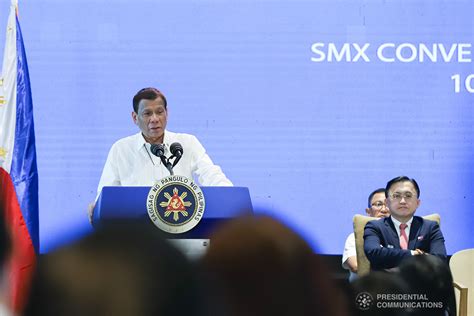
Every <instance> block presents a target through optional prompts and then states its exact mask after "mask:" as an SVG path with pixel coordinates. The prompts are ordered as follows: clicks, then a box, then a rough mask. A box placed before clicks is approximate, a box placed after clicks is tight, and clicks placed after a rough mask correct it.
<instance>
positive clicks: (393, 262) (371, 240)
mask: <svg viewBox="0 0 474 316" xmlns="http://www.w3.org/2000/svg"><path fill="white" fill-rule="evenodd" d="M385 197H386V200H385V201H386V204H387V206H388V208H389V209H390V214H391V215H390V216H389V217H387V218H383V219H381V220H379V221H370V222H368V223H367V225H366V226H365V230H364V251H365V254H366V256H367V258H368V259H369V261H370V265H371V268H372V270H382V269H391V268H395V267H397V266H398V265H399V264H400V262H401V261H402V260H403V259H405V258H409V257H411V256H415V255H422V254H431V255H435V256H437V257H439V258H441V259H443V260H446V247H445V245H444V237H443V234H442V233H441V230H440V228H439V225H438V223H436V222H434V221H429V220H426V219H423V218H421V217H419V216H414V214H415V211H416V209H417V208H418V206H419V205H420V200H419V197H420V189H419V187H418V184H417V183H416V181H415V180H414V179H410V178H408V177H406V176H400V177H397V178H394V179H392V180H390V181H389V182H388V183H387V187H386V188H385Z"/></svg>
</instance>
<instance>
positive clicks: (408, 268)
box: [400, 255, 456, 316]
mask: <svg viewBox="0 0 474 316" xmlns="http://www.w3.org/2000/svg"><path fill="white" fill-rule="evenodd" d="M400 275H401V277H402V278H403V279H404V280H405V281H406V282H407V283H408V285H409V288H410V292H411V293H415V294H421V295H425V296H426V302H427V303H429V305H428V306H427V307H426V308H416V309H414V314H413V315H430V316H431V315H433V316H436V315H453V316H454V315H456V300H455V296H454V295H455V294H454V288H453V277H452V275H451V270H450V269H449V266H448V264H447V263H446V262H445V261H443V260H442V259H440V258H438V257H436V256H431V255H425V256H413V257H411V258H409V259H407V260H404V261H403V262H402V264H401V265H400ZM434 303H436V304H434Z"/></svg>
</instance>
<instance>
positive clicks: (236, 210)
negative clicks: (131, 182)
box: [92, 187, 253, 239]
mask: <svg viewBox="0 0 474 316" xmlns="http://www.w3.org/2000/svg"><path fill="white" fill-rule="evenodd" d="M201 190H202V193H203V195H204V199H205V200H206V207H205V209H204V216H203V218H202V219H201V221H200V222H199V224H198V225H197V226H196V227H194V228H193V229H191V230H190V231H187V232H185V233H182V234H170V233H165V234H166V237H167V238H170V239H208V238H209V235H210V233H211V231H212V230H213V229H214V228H215V227H216V225H218V224H220V223H222V222H224V221H226V220H229V219H231V218H233V217H236V216H239V215H243V214H251V213H252V212H253V208H252V202H251V200H250V194H249V190H248V188H245V187H201ZM149 191H150V187H104V188H103V189H102V192H101V193H100V195H99V198H98V199H97V203H96V205H95V207H94V215H93V218H92V224H93V225H94V227H98V226H99V225H100V224H102V223H107V222H108V221H114V220H135V221H137V220H138V221H140V220H143V221H148V222H150V225H154V224H153V223H152V222H151V220H150V219H149V217H148V213H147V208H146V200H147V196H148V192H149ZM156 229H159V228H158V227H157V228H156Z"/></svg>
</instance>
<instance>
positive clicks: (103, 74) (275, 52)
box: [0, 0, 474, 254]
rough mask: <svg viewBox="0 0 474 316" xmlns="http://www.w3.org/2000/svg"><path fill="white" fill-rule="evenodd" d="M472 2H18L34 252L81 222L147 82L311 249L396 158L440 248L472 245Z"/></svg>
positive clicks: (331, 242) (333, 240) (345, 229)
mask: <svg viewBox="0 0 474 316" xmlns="http://www.w3.org/2000/svg"><path fill="white" fill-rule="evenodd" d="M9 4H10V0H0V26H1V34H0V45H1V47H0V48H3V45H4V36H5V34H4V28H5V26H6V21H7V14H8V11H9ZM473 12H474V2H473V1H471V0H465V1H462V0H458V1H441V0H429V1H419V0H414V1H410V2H407V1H401V0H399V1H384V0H374V1H370V2H369V1H352V0H351V1H349V0H346V1H322V0H321V1H315V0H312V1H290V0H280V1H277V0H265V1H255V0H252V1H243V0H242V1H230V0H220V1H217V0H215V1H210V0H209V1H192V0H181V1H149V0H137V1H125V0H113V1H111V0H109V1H105V0H96V1H86V0H68V1H55V0H43V1H20V10H19V13H20V21H21V24H22V30H23V36H24V40H25V46H26V50H27V55H28V58H29V67H30V75H31V84H32V90H33V102H34V109H35V110H34V114H35V120H36V122H35V123H36V137H37V151H38V169H39V179H40V183H39V185H40V240H41V251H42V252H47V251H49V250H51V249H53V248H54V247H56V246H57V245H59V244H61V243H65V242H68V241H69V240H70V239H73V238H77V237H78V236H81V235H83V234H86V233H88V232H89V231H90V229H91V228H90V226H89V223H88V219H87V216H86V209H87V204H88V203H90V202H91V201H93V200H94V198H95V195H96V188H97V184H98V181H99V177H100V174H101V171H102V167H103V165H104V162H105V159H106V157H107V153H108V150H109V148H110V146H111V145H112V143H113V142H114V141H116V140H117V139H119V138H121V137H124V136H127V135H130V134H132V133H135V132H137V128H136V126H135V125H134V124H133V123H132V120H131V117H130V112H131V110H132V107H131V98H132V96H133V95H134V94H135V92H136V91H137V90H139V89H140V88H142V87H145V86H156V87H158V88H159V89H161V90H162V91H163V92H164V93H165V95H166V96H167V98H168V104H169V125H168V129H169V130H172V131H179V132H187V133H192V134H195V135H196V136H197V137H198V138H199V139H200V141H201V142H202V143H203V145H204V146H205V147H206V149H207V150H208V152H209V154H210V156H211V157H212V158H213V160H214V161H215V162H216V163H217V164H219V165H220V166H221V167H222V168H223V170H224V171H225V173H226V174H227V176H228V177H229V178H230V179H231V180H232V181H233V182H234V184H235V185H238V186H248V187H249V189H250V192H251V196H252V200H253V203H254V205H255V206H256V207H257V208H259V209H264V210H266V212H269V213H271V214H274V215H276V216H278V217H280V218H283V219H284V220H285V221H286V222H287V223H289V224H290V225H291V226H292V227H294V228H296V229H297V230H298V231H299V232H301V233H302V234H303V235H304V236H305V237H306V238H307V239H308V240H309V241H310V242H311V243H312V245H313V246H314V248H315V249H317V250H319V251H320V252H322V253H327V254H337V253H341V252H342V249H343V246H344V241H345V238H346V236H347V234H348V233H349V232H350V231H351V230H352V217H353V215H354V214H355V213H362V212H364V209H365V207H366V203H367V195H368V194H369V193H370V192H371V191H372V190H373V189H375V188H378V187H381V186H385V184H386V182H387V180H389V179H391V178H393V177H395V176H398V175H403V174H404V175H408V176H410V177H414V178H415V179H416V180H417V181H418V182H419V184H420V187H421V200H422V204H421V206H420V208H419V210H418V214H421V215H424V214H428V213H433V212H438V213H440V214H441V217H442V223H441V227H442V230H443V232H444V234H445V237H446V244H447V247H448V252H449V253H450V254H451V253H453V252H455V251H457V250H459V249H463V248H467V247H474V237H473V236H474V235H473V233H472V232H473V229H472V227H473V224H474V220H473V217H472V216H471V215H470V214H471V208H472V205H474V195H473V192H474V168H473V165H474V163H473V162H472V158H473V153H474V146H473V137H472V136H473V107H474V78H473V77H474V75H472V74H474V66H473V63H472V61H471V60H472V58H474V54H473V53H471V51H472V50H474V48H473V47H472V45H473V44H474V22H473V19H472V13H473ZM2 25H3V26H2ZM2 51H3V50H2ZM2 55H3V54H2ZM421 56H423V57H421ZM392 61H393V62H392ZM453 76H454V77H453ZM456 91H459V92H456Z"/></svg>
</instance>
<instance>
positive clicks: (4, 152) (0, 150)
mask: <svg viewBox="0 0 474 316" xmlns="http://www.w3.org/2000/svg"><path fill="white" fill-rule="evenodd" d="M7 152H8V151H7V150H6V149H5V148H3V147H0V157H1V158H6V157H7Z"/></svg>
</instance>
